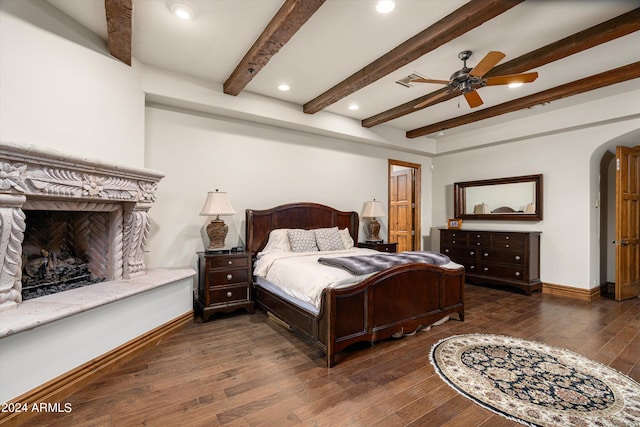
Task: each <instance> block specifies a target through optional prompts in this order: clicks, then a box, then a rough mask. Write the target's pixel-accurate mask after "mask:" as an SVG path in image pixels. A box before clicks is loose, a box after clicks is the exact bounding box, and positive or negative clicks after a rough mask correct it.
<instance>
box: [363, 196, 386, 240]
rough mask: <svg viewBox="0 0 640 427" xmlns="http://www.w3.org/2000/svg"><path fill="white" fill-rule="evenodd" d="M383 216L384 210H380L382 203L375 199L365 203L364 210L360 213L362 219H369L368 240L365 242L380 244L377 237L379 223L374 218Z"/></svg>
mask: <svg viewBox="0 0 640 427" xmlns="http://www.w3.org/2000/svg"><path fill="white" fill-rule="evenodd" d="M379 216H380V217H382V216H385V214H384V209H382V203H380V202H379V201H377V200H376V199H373V200H370V201H368V202H366V203H365V205H364V210H363V211H362V217H363V218H371V220H370V221H369V224H367V230H368V231H369V238H368V239H367V242H382V239H381V238H380V236H379V233H380V223H379V222H378V220H377V219H376V217H379Z"/></svg>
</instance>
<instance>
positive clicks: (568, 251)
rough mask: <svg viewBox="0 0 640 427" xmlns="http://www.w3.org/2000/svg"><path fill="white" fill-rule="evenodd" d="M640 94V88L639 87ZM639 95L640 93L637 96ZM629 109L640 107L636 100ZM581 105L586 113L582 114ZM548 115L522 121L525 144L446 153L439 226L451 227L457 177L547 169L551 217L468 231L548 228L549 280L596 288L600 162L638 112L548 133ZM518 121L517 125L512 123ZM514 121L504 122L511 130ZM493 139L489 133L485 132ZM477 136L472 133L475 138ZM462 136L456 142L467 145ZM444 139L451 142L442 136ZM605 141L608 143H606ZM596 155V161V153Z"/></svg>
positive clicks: (620, 100)
mask: <svg viewBox="0 0 640 427" xmlns="http://www.w3.org/2000/svg"><path fill="white" fill-rule="evenodd" d="M636 92H637V91H636ZM636 99H637V98H636ZM612 101H615V105H616V106H617V107H618V108H624V105H622V106H621V105H620V104H624V103H632V102H634V101H635V99H634V95H633V94H629V95H621V96H616V97H614V99H613V100H612V99H603V100H600V101H597V102H591V103H586V104H583V105H581V106H579V107H573V108H571V109H569V110H568V111H565V110H558V111H555V112H554V113H553V114H554V115H557V116H559V117H564V118H565V119H566V118H568V117H571V116H572V115H574V116H580V117H581V118H584V117H585V116H586V117H598V116H600V115H601V113H600V112H601V111H604V110H607V111H608V112H610V111H611V110H612V109H613V108H612V107H610V106H611V105H614V103H612ZM631 107H632V108H629V109H627V112H630V113H636V112H637V111H636V110H637V109H638V107H637V105H636V106H633V105H631ZM576 110H580V113H581V114H577V111H576ZM546 119H547V117H545V116H544V115H542V116H539V117H534V118H532V119H528V120H527V122H526V123H524V121H522V123H521V126H520V127H519V132H521V133H525V132H529V133H531V134H534V135H535V136H530V137H526V136H523V135H520V136H519V140H518V142H511V143H509V144H498V145H493V146H491V145H488V146H486V147H485V148H482V149H476V150H470V151H465V152H458V153H454V154H448V155H442V156H438V157H436V158H434V160H433V164H434V168H435V171H434V180H433V200H434V202H433V217H434V220H433V224H434V226H435V227H445V226H446V220H447V218H453V183H454V182H456V181H470V180H478V179H489V178H502V177H509V176H519V175H531V174H539V173H541V174H543V175H544V186H543V188H544V194H543V201H544V218H543V220H542V221H540V222H528V221H527V222H524V221H523V222H520V221H465V222H464V223H463V228H464V229H478V230H536V231H541V232H542V236H541V262H540V264H541V280H542V281H543V282H546V283H552V284H558V285H563V286H571V287H576V288H584V289H590V288H593V287H596V286H598V285H599V284H600V278H599V268H600V265H599V237H600V236H599V222H598V221H599V214H598V211H597V209H598V208H597V207H596V201H597V200H598V197H599V163H600V162H599V160H600V158H601V154H594V153H596V152H599V153H601V152H602V151H603V150H605V149H606V147H608V146H609V145H611V143H610V141H612V140H614V139H615V138H618V137H620V136H622V135H625V134H629V133H631V132H633V131H634V130H637V129H640V119H639V118H638V116H637V114H636V115H635V116H631V117H628V118H621V119H620V120H612V121H605V122H602V123H601V124H597V125H594V126H578V127H571V124H572V123H571V122H567V123H566V125H567V126H566V128H565V129H564V130H561V129H556V130H554V131H553V132H549V133H545V132H544V131H545V129H546V126H547V121H546ZM510 125H511V126H513V125H514V124H513V123H510ZM504 127H506V126H503V128H504ZM482 135H483V137H486V134H482ZM471 137H472V135H466V138H471ZM464 138H465V136H460V137H458V138H457V140H455V141H452V143H453V144H457V143H461V141H463V140H464ZM441 143H442V144H443V145H444V144H445V143H446V141H443V142H441ZM603 147H604V148H603ZM594 157H595V159H594ZM432 234H433V240H432V245H433V247H434V248H438V247H439V233H437V232H435V231H434V232H433V233H432Z"/></svg>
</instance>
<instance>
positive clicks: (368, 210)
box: [362, 200, 385, 218]
mask: <svg viewBox="0 0 640 427" xmlns="http://www.w3.org/2000/svg"><path fill="white" fill-rule="evenodd" d="M380 216H385V213H384V209H383V208H382V203H381V202H379V201H377V200H370V201H368V202H367V203H365V205H364V210H363V211H362V217H363V218H375V217H380Z"/></svg>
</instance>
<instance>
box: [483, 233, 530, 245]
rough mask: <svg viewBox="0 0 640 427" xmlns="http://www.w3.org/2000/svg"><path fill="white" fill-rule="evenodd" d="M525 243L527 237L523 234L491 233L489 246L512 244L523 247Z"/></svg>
mask: <svg viewBox="0 0 640 427" xmlns="http://www.w3.org/2000/svg"><path fill="white" fill-rule="evenodd" d="M526 241H527V236H526V235H524V234H516V233H493V234H491V245H494V244H508V243H510V244H514V245H524V244H525V242H526Z"/></svg>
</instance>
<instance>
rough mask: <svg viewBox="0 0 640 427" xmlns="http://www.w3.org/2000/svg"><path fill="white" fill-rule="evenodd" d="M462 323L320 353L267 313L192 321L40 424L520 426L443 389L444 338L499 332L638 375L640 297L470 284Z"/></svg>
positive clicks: (38, 422) (40, 418)
mask: <svg viewBox="0 0 640 427" xmlns="http://www.w3.org/2000/svg"><path fill="white" fill-rule="evenodd" d="M465 301H466V314H465V321H464V322H459V321H456V320H452V321H449V322H446V323H445V324H443V325H441V326H437V327H434V328H432V329H431V330H429V331H423V332H418V333H416V334H415V335H414V336H410V337H405V338H402V339H397V340H389V341H383V342H380V343H377V344H375V345H372V346H369V345H363V346H360V347H359V348H356V349H353V350H349V351H347V352H345V353H343V354H341V355H340V356H339V357H338V364H337V366H335V367H334V368H332V369H327V368H326V367H325V362H324V360H323V359H322V354H321V353H320V352H318V351H317V350H314V349H313V348H311V347H310V346H309V345H308V343H306V342H304V341H302V340H300V339H299V338H298V337H296V336H295V335H294V334H293V333H291V332H290V331H288V330H285V329H284V328H282V327H281V326H279V325H278V324H276V323H275V322H273V321H272V320H270V319H268V318H267V317H266V316H265V314H264V313H262V312H256V313H255V314H252V315H249V314H247V313H244V312H238V313H237V314H234V315H227V316H219V317H214V318H213V319H212V320H211V321H210V322H208V323H205V324H202V323H193V324H190V325H188V326H187V327H185V328H184V329H181V330H180V331H178V332H177V333H176V334H174V335H173V336H171V337H170V338H168V339H166V340H165V341H163V342H162V343H160V344H159V345H158V346H156V347H155V348H153V349H151V350H149V351H148V352H146V353H144V354H142V355H140V356H138V357H137V358H135V359H134V360H132V361H130V362H128V363H126V364H124V365H122V366H121V367H120V368H118V369H117V370H114V371H112V372H111V373H109V374H107V375H105V376H103V377H101V378H100V379H98V380H96V381H95V382H93V383H92V384H90V385H89V386H87V387H86V388H84V389H83V390H81V391H80V392H78V393H76V394H74V395H72V396H69V398H68V399H66V401H65V402H68V403H70V404H71V405H72V411H71V412H70V413H68V414H43V415H39V416H37V417H34V418H30V419H29V421H28V422H27V423H25V425H27V424H28V425H30V426H40V425H53V426H138V425H146V426H219V425H224V426H278V427H280V426H292V425H306V426H331V427H334V426H384V427H388V426H444V425H447V426H485V427H499V426H519V425H520V424H517V423H515V422H513V421H509V420H507V419H505V418H502V417H500V416H498V415H495V414H493V413H492V412H490V411H488V410H486V409H484V408H482V407H480V406H478V405H476V404H474V403H472V402H471V401H470V400H468V399H466V398H464V397H463V396H461V395H460V394H458V393H457V392H456V391H454V390H453V389H452V388H451V387H449V386H447V385H446V384H445V383H444V382H443V381H442V380H441V379H440V378H439V377H438V376H437V375H436V374H435V372H434V370H433V368H432V366H431V365H430V363H429V350H430V348H431V346H432V345H433V344H434V343H436V342H437V341H438V340H439V339H441V338H444V337H447V336H450V335H454V334H466V333H493V334H504V335H511V336H516V337H520V338H525V339H530V340H536V341H541V342H544V343H547V344H550V345H555V346H559V347H564V348H567V349H569V350H573V351H575V352H578V353H581V354H583V355H585V356H587V357H589V358H591V359H593V360H596V361H599V362H601V363H604V364H607V365H610V366H612V367H613V368H615V369H617V370H618V371H621V372H623V373H625V374H628V375H629V376H631V377H632V378H634V379H635V380H636V381H640V299H639V298H635V299H633V300H628V301H624V302H615V301H613V300H610V299H606V298H604V297H603V298H600V299H598V300H597V301H594V302H592V303H588V302H584V301H579V300H573V299H568V298H563V297H558V296H554V295H546V294H545V295H542V294H540V293H539V292H538V293H534V294H533V295H532V296H529V297H528V296H525V295H522V294H519V293H514V292H509V291H505V290H498V289H490V288H484V287H478V286H472V285H467V287H466V299H465Z"/></svg>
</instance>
